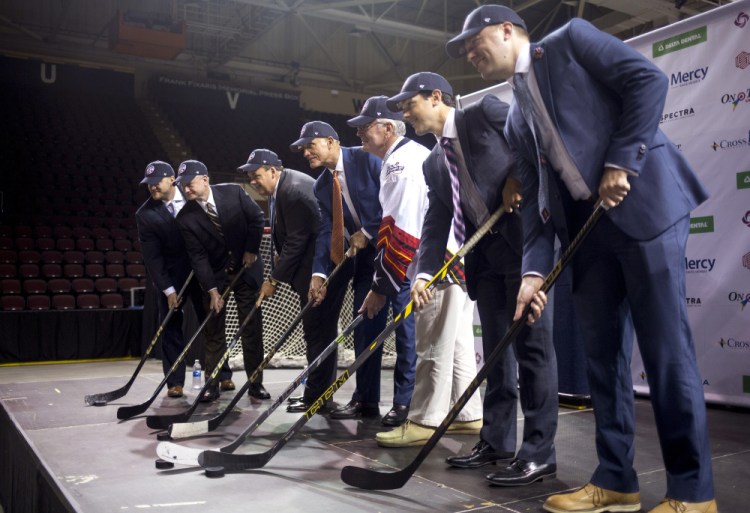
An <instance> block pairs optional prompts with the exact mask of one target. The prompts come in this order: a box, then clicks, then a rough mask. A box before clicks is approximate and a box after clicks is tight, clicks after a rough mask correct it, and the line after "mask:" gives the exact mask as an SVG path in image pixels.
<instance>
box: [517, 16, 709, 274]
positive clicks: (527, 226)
mask: <svg viewBox="0 0 750 513" xmlns="http://www.w3.org/2000/svg"><path fill="white" fill-rule="evenodd" d="M530 51H531V56H532V59H531V62H532V66H533V68H534V73H535V76H536V79H537V82H538V84H539V89H540V92H541V95H542V99H543V101H544V104H545V106H546V109H547V112H549V114H550V116H551V118H552V122H553V123H554V124H555V126H556V127H557V131H558V133H559V134H560V136H561V138H562V140H563V143H564V144H565V147H566V148H567V150H568V153H569V154H570V156H571V157H572V159H573V161H574V162H575V163H576V165H577V167H578V169H579V171H580V172H581V174H582V176H583V179H584V180H585V182H586V185H587V186H588V188H589V190H590V191H591V192H592V194H594V195H596V194H597V191H598V189H599V182H600V181H601V177H602V174H603V171H604V165H605V163H610V164H614V165H616V166H619V167H622V168H623V169H627V170H630V171H632V172H633V173H635V175H636V176H633V177H631V178H630V185H631V190H630V192H629V194H628V196H627V198H626V199H625V201H623V202H622V203H621V204H620V205H618V206H617V208H613V209H611V210H609V211H608V212H607V215H608V216H609V217H610V219H611V220H612V222H613V223H614V224H615V225H617V226H618V227H619V228H620V229H621V230H622V231H623V232H625V233H626V234H627V235H628V236H630V237H632V238H634V239H637V240H648V239H651V238H653V237H655V236H657V235H658V234H660V233H662V232H663V231H664V230H666V229H667V228H669V227H670V226H672V225H673V224H674V223H675V222H677V221H678V220H679V219H682V218H683V217H685V216H686V215H688V214H689V212H690V211H691V210H693V209H694V208H695V207H696V206H697V205H699V204H700V203H702V202H703V201H704V200H705V199H706V198H707V197H708V194H707V192H706V190H705V189H704V188H703V186H702V185H701V183H700V182H699V181H698V179H697V177H696V176H695V174H694V173H693V171H692V169H691V168H690V166H689V164H688V163H687V161H686V160H685V158H684V157H683V156H682V154H681V153H680V151H679V150H678V149H677V147H676V146H675V145H674V144H673V143H672V142H671V141H669V139H667V137H666V136H665V135H664V133H663V132H662V131H661V130H659V119H660V117H661V113H662V111H663V110H664V101H665V97H666V92H667V87H668V81H667V77H666V76H665V75H664V74H663V73H662V72H661V71H660V70H659V69H658V68H657V67H656V66H655V65H654V64H653V63H651V62H649V61H648V60H647V59H646V58H644V57H643V56H642V55H641V54H639V53H638V52H636V51H635V50H633V49H632V48H630V47H629V46H627V45H626V44H624V43H623V42H622V41H620V40H618V39H616V38H614V37H612V36H609V35H608V34H605V33H603V32H600V31H599V30H597V29H596V28H595V27H594V26H593V25H591V24H590V23H588V22H586V21H584V20H581V19H573V20H571V21H570V22H568V23H567V24H566V25H564V26H563V27H561V28H560V29H558V30H556V31H555V32H553V33H551V34H549V35H548V36H547V37H545V38H544V39H543V40H542V41H540V42H539V43H533V44H532V45H531V49H530ZM505 134H506V138H507V140H508V142H509V143H510V144H511V146H513V147H514V148H515V149H517V150H518V151H519V152H520V153H521V155H522V156H523V158H524V160H525V162H526V164H525V165H524V167H523V169H524V171H523V173H522V174H523V177H522V182H523V183H524V194H523V196H524V200H523V201H524V203H523V208H522V215H523V221H524V239H525V240H524V263H523V272H527V271H536V272H540V273H542V274H547V273H548V272H549V271H550V270H551V269H552V258H553V242H554V227H553V223H552V222H547V223H546V224H544V223H542V221H541V218H540V216H539V209H538V199H537V198H538V196H537V191H538V184H539V180H538V174H537V171H536V162H537V160H536V150H535V148H534V142H533V137H532V135H531V131H530V130H529V127H528V125H527V124H526V121H525V120H524V118H523V115H522V114H521V111H520V109H519V108H518V106H517V104H516V103H515V102H514V103H513V105H512V106H511V109H510V113H509V115H508V121H507V124H506V126H505ZM553 215H554V214H553Z"/></svg>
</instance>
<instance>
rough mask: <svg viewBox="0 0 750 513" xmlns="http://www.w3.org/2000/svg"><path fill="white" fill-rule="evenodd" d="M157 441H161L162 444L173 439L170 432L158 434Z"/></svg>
mask: <svg viewBox="0 0 750 513" xmlns="http://www.w3.org/2000/svg"><path fill="white" fill-rule="evenodd" d="M156 439H157V440H159V441H160V442H168V441H169V440H171V439H172V437H171V436H169V432H168V431H162V432H161V433H157V434H156Z"/></svg>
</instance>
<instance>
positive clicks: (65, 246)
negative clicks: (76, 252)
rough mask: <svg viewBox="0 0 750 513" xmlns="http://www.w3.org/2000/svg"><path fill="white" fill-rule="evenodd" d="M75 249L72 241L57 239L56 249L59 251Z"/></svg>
mask: <svg viewBox="0 0 750 513" xmlns="http://www.w3.org/2000/svg"><path fill="white" fill-rule="evenodd" d="M75 248H76V242H75V241H74V240H73V239H67V238H65V239H57V249H59V250H60V251H70V250H73V249H75Z"/></svg>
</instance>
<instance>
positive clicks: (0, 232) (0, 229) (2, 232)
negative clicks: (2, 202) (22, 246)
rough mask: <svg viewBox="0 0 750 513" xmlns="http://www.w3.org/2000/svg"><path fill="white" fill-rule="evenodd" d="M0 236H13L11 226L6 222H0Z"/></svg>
mask: <svg viewBox="0 0 750 513" xmlns="http://www.w3.org/2000/svg"><path fill="white" fill-rule="evenodd" d="M0 237H13V227H12V226H10V225H7V224H0Z"/></svg>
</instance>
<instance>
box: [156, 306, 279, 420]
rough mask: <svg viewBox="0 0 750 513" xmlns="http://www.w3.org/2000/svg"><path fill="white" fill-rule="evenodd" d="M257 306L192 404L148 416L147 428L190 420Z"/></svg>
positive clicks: (245, 319)
mask: <svg viewBox="0 0 750 513" xmlns="http://www.w3.org/2000/svg"><path fill="white" fill-rule="evenodd" d="M258 306H259V305H258V304H257V303H256V304H255V305H253V308H252V310H250V312H248V314H247V315H246V316H245V318H244V319H242V323H241V324H240V325H239V327H238V328H237V331H236V332H235V334H234V336H233V337H232V340H231V342H230V343H229V345H228V346H227V348H226V349H225V350H224V354H222V355H221V358H220V359H219V362H218V363H217V364H216V366H215V367H214V370H213V371H212V372H211V374H210V375H209V377H208V379H207V380H206V382H205V383H204V384H203V386H202V387H201V389H200V390H199V391H198V394H197V395H196V397H195V400H194V401H193V404H191V405H190V407H189V408H188V409H187V410H185V411H183V412H182V413H176V414H174V415H149V416H148V417H146V425H147V426H148V427H150V428H151V429H167V428H168V427H169V426H171V425H172V424H174V423H176V422H185V421H186V420H189V419H190V416H191V415H192V414H193V412H194V411H195V410H196V409H197V408H198V405H199V404H200V401H201V399H202V398H203V396H204V395H205V393H206V391H207V390H208V389H209V388H210V387H211V385H213V383H214V382H215V381H216V377H217V376H218V375H219V372H221V367H222V366H223V365H224V362H225V361H227V359H228V358H229V355H230V354H232V350H234V347H235V346H236V345H237V341H238V340H239V339H240V336H241V334H242V330H243V329H244V328H245V326H246V325H247V323H248V322H250V320H251V319H252V318H253V316H254V315H255V313H256V312H257V311H258ZM274 352H275V351H274Z"/></svg>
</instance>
